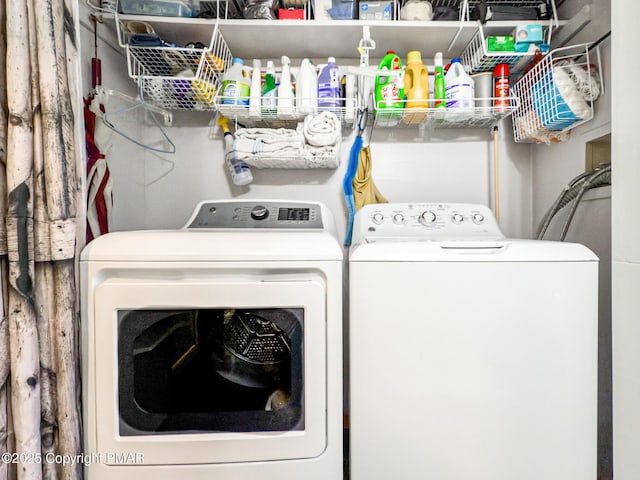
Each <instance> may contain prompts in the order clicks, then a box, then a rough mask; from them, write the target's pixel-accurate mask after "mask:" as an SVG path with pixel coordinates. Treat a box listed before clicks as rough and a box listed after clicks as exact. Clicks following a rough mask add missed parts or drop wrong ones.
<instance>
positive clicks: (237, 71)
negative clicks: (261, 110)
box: [220, 57, 251, 105]
mask: <svg viewBox="0 0 640 480" xmlns="http://www.w3.org/2000/svg"><path fill="white" fill-rule="evenodd" d="M250 81H251V80H250V79H249V78H248V77H247V74H246V72H245V70H244V60H243V59H242V58H238V57H236V58H234V59H233V63H232V65H231V68H229V70H227V72H226V73H225V74H224V76H223V77H222V90H221V91H222V93H221V95H220V97H221V100H220V103H222V104H223V105H249V92H250V89H251V87H250Z"/></svg>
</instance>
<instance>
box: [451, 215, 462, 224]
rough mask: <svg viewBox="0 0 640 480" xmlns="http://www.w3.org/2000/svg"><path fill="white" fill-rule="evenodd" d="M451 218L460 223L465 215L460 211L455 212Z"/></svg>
mask: <svg viewBox="0 0 640 480" xmlns="http://www.w3.org/2000/svg"><path fill="white" fill-rule="evenodd" d="M451 220H452V221H453V223H455V224H456V225H460V224H461V223H462V222H463V221H464V217H463V216H462V215H461V214H460V213H454V214H453V216H452V217H451Z"/></svg>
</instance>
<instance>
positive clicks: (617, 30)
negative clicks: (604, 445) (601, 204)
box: [611, 0, 640, 480]
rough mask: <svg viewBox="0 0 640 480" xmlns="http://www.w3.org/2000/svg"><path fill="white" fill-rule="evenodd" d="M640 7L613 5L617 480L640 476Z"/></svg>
mask: <svg viewBox="0 0 640 480" xmlns="http://www.w3.org/2000/svg"><path fill="white" fill-rule="evenodd" d="M639 15H640V3H639V2H634V1H620V0H618V1H614V2H612V15H611V16H612V32H613V37H612V52H613V55H612V71H613V72H615V74H616V75H615V78H614V79H613V81H612V86H611V90H612V92H613V96H612V114H611V117H612V121H611V124H612V134H611V140H612V144H611V150H612V152H611V153H612V156H613V159H612V160H613V195H612V235H613V239H612V242H613V267H612V268H613V280H612V281H613V384H614V388H613V398H614V410H613V425H614V427H613V428H614V472H615V478H616V480H635V479H637V478H640V451H639V450H640V410H639V407H640V345H639V341H638V339H640V322H639V321H638V320H639V318H640V315H639V314H638V312H640V295H638V285H640V242H639V241H638V239H639V238H640V228H639V227H638V218H640V201H639V195H638V185H640V162H639V161H638V160H639V159H640V134H639V133H638V120H637V117H636V115H635V114H636V111H637V107H638V105H640V91H639V90H638V88H637V79H638V78H640V64H638V62H637V61H635V60H632V58H633V46H634V45H635V41H636V40H637V39H638V21H637V19H638V16H639Z"/></svg>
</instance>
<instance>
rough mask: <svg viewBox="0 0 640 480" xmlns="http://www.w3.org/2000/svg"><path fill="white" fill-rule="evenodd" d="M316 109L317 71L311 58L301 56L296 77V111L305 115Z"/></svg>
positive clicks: (314, 111)
mask: <svg viewBox="0 0 640 480" xmlns="http://www.w3.org/2000/svg"><path fill="white" fill-rule="evenodd" d="M317 110H318V72H317V71H316V67H314V66H313V64H312V63H311V60H309V59H308V58H303V59H302V63H301V64H300V70H299V71H298V76H297V77H296V112H297V113H300V114H303V115H307V114H309V113H316V112H317Z"/></svg>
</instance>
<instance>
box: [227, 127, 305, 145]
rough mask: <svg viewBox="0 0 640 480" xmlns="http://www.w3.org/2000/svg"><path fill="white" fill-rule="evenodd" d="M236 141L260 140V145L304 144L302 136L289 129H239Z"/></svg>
mask: <svg viewBox="0 0 640 480" xmlns="http://www.w3.org/2000/svg"><path fill="white" fill-rule="evenodd" d="M236 139H250V140H260V141H261V142H262V143H275V142H278V143H281V142H286V143H292V144H293V143H296V144H304V136H303V135H302V134H301V133H300V132H298V131H297V130H292V129H290V128H239V129H237V130H236Z"/></svg>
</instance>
